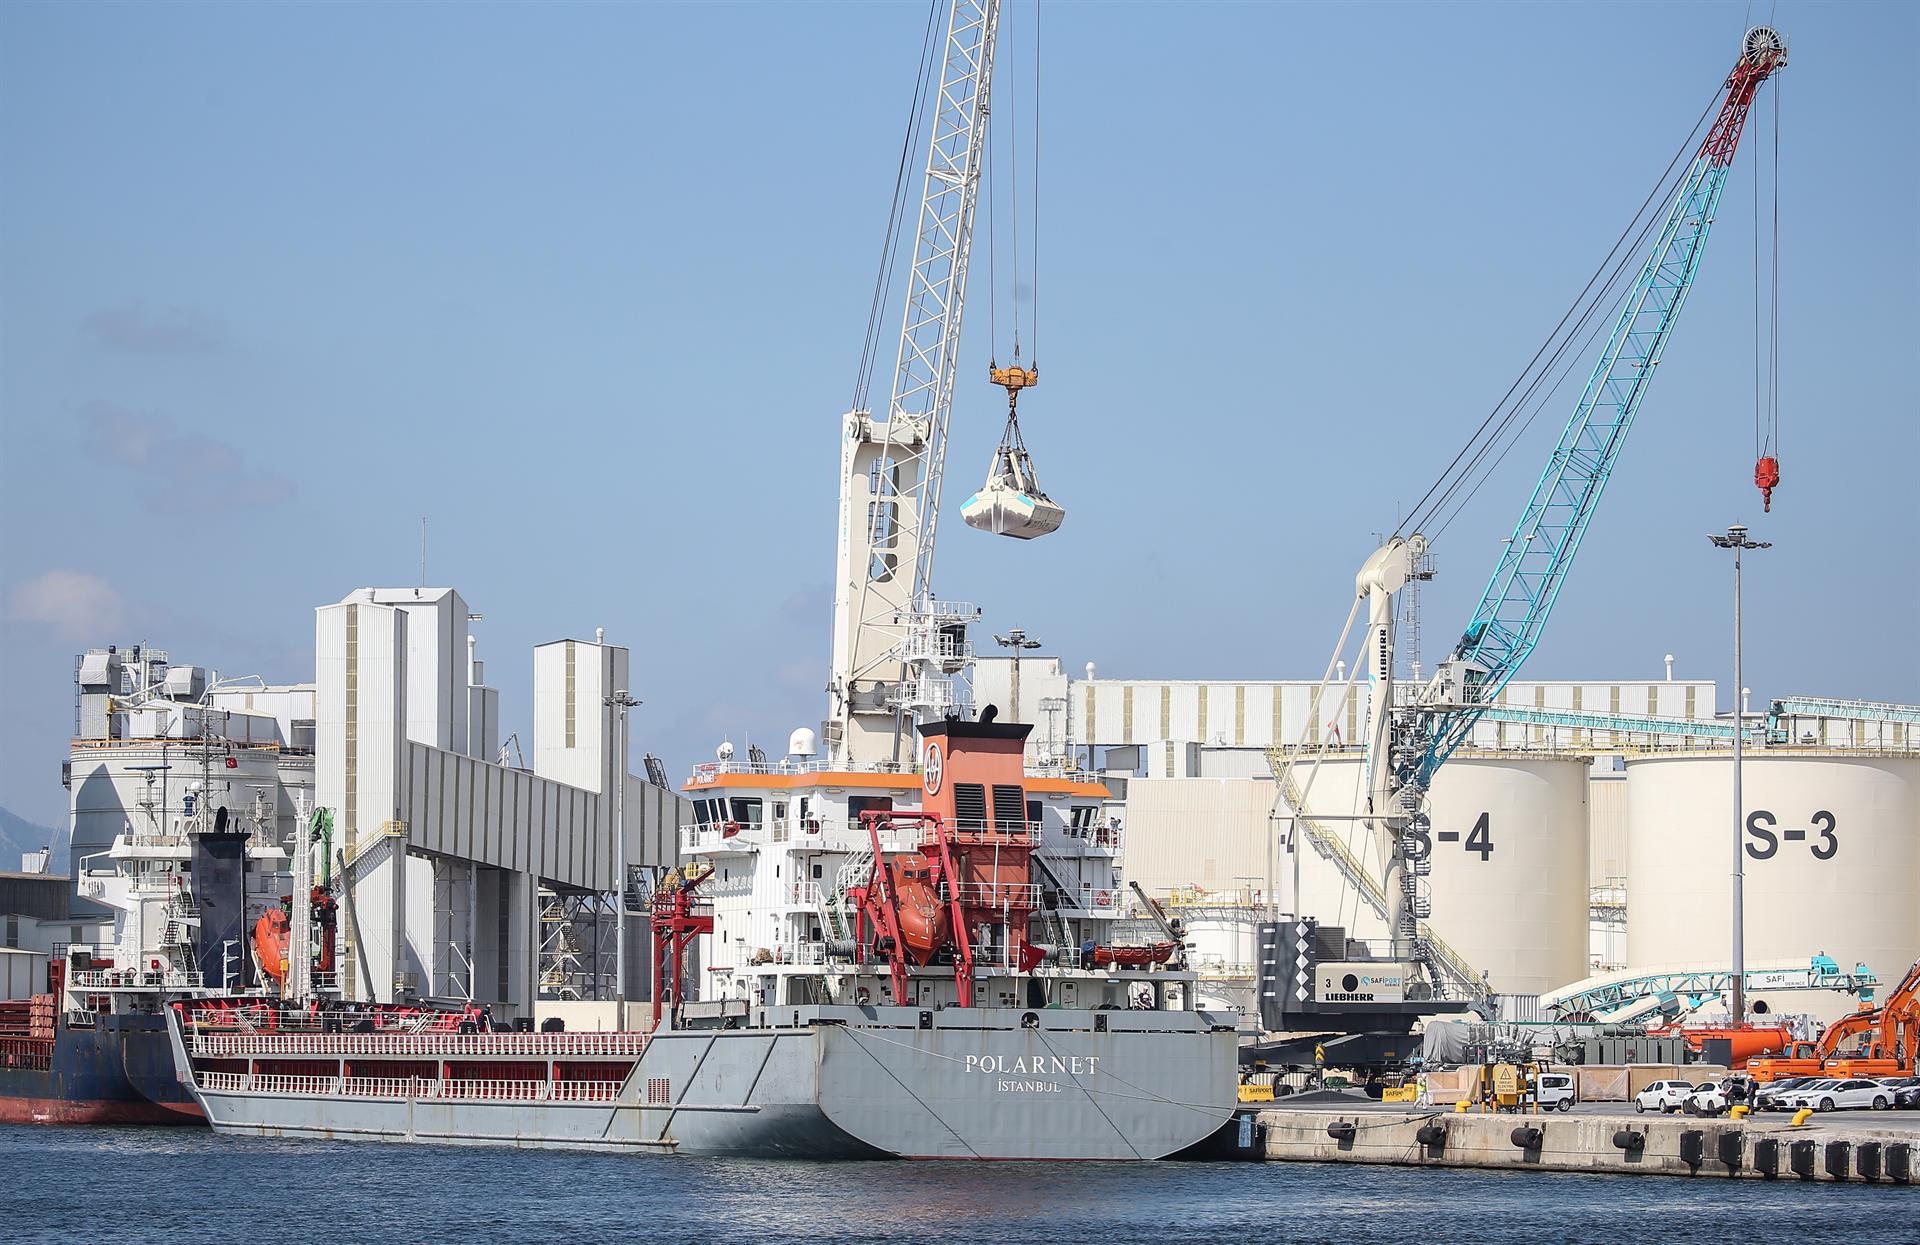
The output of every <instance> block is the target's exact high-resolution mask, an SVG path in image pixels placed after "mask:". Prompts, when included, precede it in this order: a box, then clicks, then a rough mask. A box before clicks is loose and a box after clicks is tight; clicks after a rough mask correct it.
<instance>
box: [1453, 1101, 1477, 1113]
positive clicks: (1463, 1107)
mask: <svg viewBox="0 0 1920 1245" xmlns="http://www.w3.org/2000/svg"><path fill="white" fill-rule="evenodd" d="M1472 1107H1473V1104H1472V1103H1470V1102H1468V1101H1467V1100H1466V1099H1465V1098H1462V1099H1460V1100H1459V1101H1457V1102H1455V1103H1454V1104H1453V1113H1454V1114H1455V1115H1465V1114H1466V1113H1467V1112H1468V1111H1469V1110H1471V1109H1472Z"/></svg>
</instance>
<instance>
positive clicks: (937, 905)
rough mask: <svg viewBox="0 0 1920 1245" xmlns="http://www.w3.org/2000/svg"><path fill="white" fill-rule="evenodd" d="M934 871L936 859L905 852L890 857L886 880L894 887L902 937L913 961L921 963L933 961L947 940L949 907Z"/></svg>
mask: <svg viewBox="0 0 1920 1245" xmlns="http://www.w3.org/2000/svg"><path fill="white" fill-rule="evenodd" d="M933 873H934V868H933V862H932V861H930V860H928V859H927V858H926V856H924V855H923V854H921V853H919V852H903V853H901V854H900V855H898V856H893V857H890V858H888V860H887V884H888V885H889V886H891V887H892V888H893V901H894V907H895V910H896V911H897V913H898V915H899V921H900V939H901V941H902V942H904V943H906V944H907V951H908V952H909V953H910V954H911V956H912V959H913V962H914V963H915V964H921V965H925V964H929V963H931V962H932V960H933V954H934V952H936V951H938V950H939V949H941V948H942V947H945V946H946V945H947V942H948V938H947V933H948V931H947V925H948V921H947V910H946V907H945V905H943V904H942V903H941V902H940V888H939V886H938V884H937V883H936V882H935V881H934V877H933Z"/></svg>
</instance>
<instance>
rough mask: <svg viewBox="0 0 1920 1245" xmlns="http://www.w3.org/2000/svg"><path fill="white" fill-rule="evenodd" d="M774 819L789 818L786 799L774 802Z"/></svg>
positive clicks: (782, 819) (783, 819)
mask: <svg viewBox="0 0 1920 1245" xmlns="http://www.w3.org/2000/svg"><path fill="white" fill-rule="evenodd" d="M773 819H774V820H775V821H785V820H786V819H787V805H786V801H784V800H782V801H779V802H777V803H776V804H774V806H773Z"/></svg>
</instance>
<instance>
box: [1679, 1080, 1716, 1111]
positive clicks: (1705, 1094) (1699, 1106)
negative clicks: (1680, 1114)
mask: <svg viewBox="0 0 1920 1245" xmlns="http://www.w3.org/2000/svg"><path fill="white" fill-rule="evenodd" d="M1682 1105H1683V1106H1684V1107H1685V1108H1686V1110H1688V1111H1690V1112H1692V1113H1693V1114H1694V1115H1719V1114H1720V1113H1721V1112H1723V1111H1725V1110H1726V1109H1727V1086H1726V1082H1724V1081H1708V1082H1706V1083H1705V1084H1702V1085H1696V1086H1694V1087H1693V1092H1692V1093H1691V1094H1688V1095H1687V1100H1686V1102H1685V1103H1684V1104H1682Z"/></svg>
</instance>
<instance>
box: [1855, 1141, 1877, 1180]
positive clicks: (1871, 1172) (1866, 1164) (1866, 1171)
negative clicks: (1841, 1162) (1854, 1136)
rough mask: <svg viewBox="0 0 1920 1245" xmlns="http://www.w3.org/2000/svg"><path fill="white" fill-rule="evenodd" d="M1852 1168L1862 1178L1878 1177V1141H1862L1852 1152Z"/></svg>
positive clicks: (1871, 1178)
mask: <svg viewBox="0 0 1920 1245" xmlns="http://www.w3.org/2000/svg"><path fill="white" fill-rule="evenodd" d="M1853 1170H1854V1171H1856V1172H1858V1173H1859V1174H1860V1179H1862V1180H1878V1179H1880V1143H1879V1142H1877V1141H1863V1142H1861V1143H1860V1146H1859V1148H1858V1149H1856V1150H1855V1151H1854V1152H1853Z"/></svg>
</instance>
